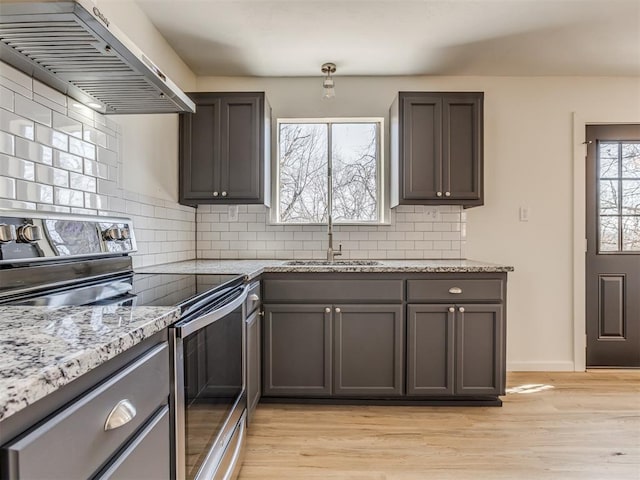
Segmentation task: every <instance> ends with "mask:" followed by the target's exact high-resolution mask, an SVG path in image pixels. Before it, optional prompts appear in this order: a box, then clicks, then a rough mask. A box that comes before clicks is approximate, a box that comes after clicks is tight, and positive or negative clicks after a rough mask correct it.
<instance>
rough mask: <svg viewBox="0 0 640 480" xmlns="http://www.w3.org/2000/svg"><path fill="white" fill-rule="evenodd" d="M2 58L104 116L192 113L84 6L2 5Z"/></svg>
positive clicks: (78, 1)
mask: <svg viewBox="0 0 640 480" xmlns="http://www.w3.org/2000/svg"><path fill="white" fill-rule="evenodd" d="M0 59H1V60H2V61H4V62H6V63H8V64H10V65H12V66H14V67H15V68H17V69H19V70H21V71H23V72H25V73H26V74H27V75H30V76H32V77H34V78H36V79H38V80H40V81H41V82H43V83H46V84H47V85H49V86H51V87H53V88H55V89H56V90H59V91H60V92H62V93H64V94H66V95H69V96H70V97H73V98H75V99H76V100H78V101H79V102H81V103H84V104H85V105H88V106H89V107H91V108H93V109H94V110H96V111H99V112H101V113H104V114H126V113H180V112H191V113H193V112H194V111H195V105H194V103H193V102H192V101H191V99H190V98H189V97H188V96H187V95H186V94H185V93H184V92H183V91H181V90H180V89H179V88H178V86H177V85H175V84H174V83H173V82H172V81H171V80H170V79H169V78H167V76H166V75H165V74H163V73H162V71H160V69H158V67H156V66H155V65H154V64H153V62H152V61H151V60H149V58H147V57H146V56H145V55H144V53H142V51H141V50H140V49H139V48H138V47H136V46H135V45H134V44H133V42H131V40H129V39H128V38H127V37H126V36H125V35H124V34H123V33H122V32H121V31H120V30H118V28H117V27H116V26H115V25H113V24H112V23H111V22H110V21H109V19H108V18H107V17H105V16H104V15H103V14H102V12H100V10H99V9H98V8H97V7H96V6H95V5H94V4H93V3H91V2H90V1H88V0H75V1H66V2H21V3H3V4H2V5H1V6H0Z"/></svg>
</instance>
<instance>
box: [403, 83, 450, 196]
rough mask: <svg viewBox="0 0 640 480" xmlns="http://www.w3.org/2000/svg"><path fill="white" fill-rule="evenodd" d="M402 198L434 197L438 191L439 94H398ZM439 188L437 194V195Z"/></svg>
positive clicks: (440, 116) (439, 164)
mask: <svg viewBox="0 0 640 480" xmlns="http://www.w3.org/2000/svg"><path fill="white" fill-rule="evenodd" d="M401 125H402V127H401V130H402V138H401V148H402V153H401V156H400V162H401V168H402V198H403V200H409V202H407V203H416V202H411V200H424V199H436V198H439V197H440V196H441V195H442V97H441V96H439V95H420V96H404V97H402V118H401ZM438 192H440V195H438Z"/></svg>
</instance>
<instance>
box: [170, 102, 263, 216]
mask: <svg viewBox="0 0 640 480" xmlns="http://www.w3.org/2000/svg"><path fill="white" fill-rule="evenodd" d="M189 95H190V96H191V98H192V99H193V101H194V102H195V103H196V113H186V114H182V115H180V203H183V204H185V205H197V204H205V203H216V204H233V203H242V204H252V203H264V204H269V196H270V193H269V191H270V189H269V185H270V177H269V159H270V140H271V133H270V132H271V107H270V106H269V103H268V101H267V99H266V97H265V95H264V92H231V93H204V92H200V93H190V94H189Z"/></svg>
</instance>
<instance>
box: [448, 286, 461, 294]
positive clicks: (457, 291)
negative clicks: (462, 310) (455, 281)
mask: <svg viewBox="0 0 640 480" xmlns="http://www.w3.org/2000/svg"><path fill="white" fill-rule="evenodd" d="M449 293H453V294H454V295H459V294H461V293H462V289H461V288H460V287H451V288H450V289H449Z"/></svg>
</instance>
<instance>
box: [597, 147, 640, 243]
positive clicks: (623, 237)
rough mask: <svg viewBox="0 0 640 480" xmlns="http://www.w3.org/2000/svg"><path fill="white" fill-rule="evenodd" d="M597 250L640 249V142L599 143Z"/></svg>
mask: <svg viewBox="0 0 640 480" xmlns="http://www.w3.org/2000/svg"><path fill="white" fill-rule="evenodd" d="M597 151H598V171H599V195H598V199H599V202H598V203H599V215H598V217H599V225H600V234H599V236H600V242H599V252H603V253H607V252H608V253H612V252H615V253H624V252H627V253H631V252H634V253H637V252H640V142H612V141H602V142H599V143H598V150H597Z"/></svg>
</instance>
